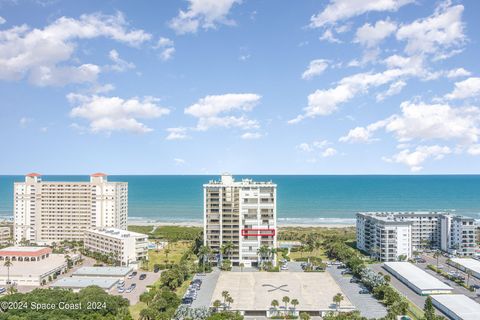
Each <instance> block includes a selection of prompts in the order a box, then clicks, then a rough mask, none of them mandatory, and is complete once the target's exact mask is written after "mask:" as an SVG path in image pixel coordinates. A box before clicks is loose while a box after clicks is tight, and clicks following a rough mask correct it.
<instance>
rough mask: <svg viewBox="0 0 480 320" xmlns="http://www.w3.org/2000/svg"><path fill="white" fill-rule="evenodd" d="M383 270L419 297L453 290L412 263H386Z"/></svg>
mask: <svg viewBox="0 0 480 320" xmlns="http://www.w3.org/2000/svg"><path fill="white" fill-rule="evenodd" d="M383 268H384V269H385V270H387V271H388V272H390V273H391V274H392V275H393V276H394V277H395V278H397V279H398V280H400V281H401V282H403V283H404V284H406V285H407V286H408V287H410V288H411V289H412V290H413V291H415V292H416V293H418V294H419V295H422V296H423V295H430V294H443V293H451V292H452V290H453V288H452V287H450V286H449V285H447V284H445V283H443V282H442V281H440V280H438V279H437V278H435V277H434V276H432V275H430V274H428V273H426V272H425V271H423V270H422V269H420V268H418V267H417V266H415V265H413V264H412V263H410V262H385V263H384V264H383Z"/></svg>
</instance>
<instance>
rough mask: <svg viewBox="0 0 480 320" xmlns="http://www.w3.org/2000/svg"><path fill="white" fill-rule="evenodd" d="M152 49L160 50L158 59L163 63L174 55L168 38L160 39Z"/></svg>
mask: <svg viewBox="0 0 480 320" xmlns="http://www.w3.org/2000/svg"><path fill="white" fill-rule="evenodd" d="M154 48H155V49H159V50H160V59H162V60H163V61H167V60H170V59H171V58H173V54H174V53H175V47H174V42H173V40H171V39H169V38H164V37H160V39H158V41H157V44H156V45H155V46H154Z"/></svg>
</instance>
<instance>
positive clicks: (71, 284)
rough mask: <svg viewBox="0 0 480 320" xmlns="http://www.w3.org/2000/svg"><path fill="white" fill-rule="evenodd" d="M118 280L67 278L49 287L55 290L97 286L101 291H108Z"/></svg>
mask: <svg viewBox="0 0 480 320" xmlns="http://www.w3.org/2000/svg"><path fill="white" fill-rule="evenodd" d="M117 281H118V279H112V278H101V277H91V278H86V277H85V278H84V277H81V278H77V277H69V278H63V279H60V280H58V281H56V282H54V283H52V284H51V287H56V288H74V289H75V288H85V287H88V286H99V287H100V288H102V289H110V288H111V287H113V286H114V285H115V283H117Z"/></svg>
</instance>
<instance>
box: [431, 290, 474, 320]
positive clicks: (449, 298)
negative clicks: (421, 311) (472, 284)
mask: <svg viewBox="0 0 480 320" xmlns="http://www.w3.org/2000/svg"><path fill="white" fill-rule="evenodd" d="M431 297H432V303H433V305H434V306H435V307H437V309H438V310H440V311H441V312H443V313H444V314H445V315H446V316H447V317H448V318H449V319H452V320H478V319H479V317H480V304H479V303H477V302H476V301H474V300H473V299H470V298H469V297H467V296H465V295H463V294H445V295H432V296H431Z"/></svg>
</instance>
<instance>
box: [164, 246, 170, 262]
mask: <svg viewBox="0 0 480 320" xmlns="http://www.w3.org/2000/svg"><path fill="white" fill-rule="evenodd" d="M164 253H165V260H167V261H168V254H169V253H170V249H168V248H167V249H165V250H164Z"/></svg>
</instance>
